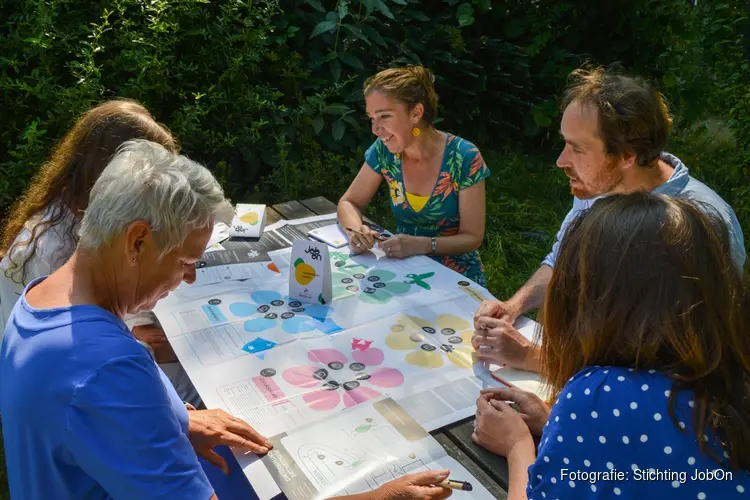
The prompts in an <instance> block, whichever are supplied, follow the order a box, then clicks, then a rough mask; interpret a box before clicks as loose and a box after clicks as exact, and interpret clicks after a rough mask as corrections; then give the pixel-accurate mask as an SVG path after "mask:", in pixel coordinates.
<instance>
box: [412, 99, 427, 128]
mask: <svg viewBox="0 0 750 500" xmlns="http://www.w3.org/2000/svg"><path fill="white" fill-rule="evenodd" d="M423 116H424V105H423V104H422V103H421V102H420V103H417V104H415V105H414V107H413V108H411V121H412V125H414V126H416V125H417V124H418V123H419V122H420V121H422V117H423Z"/></svg>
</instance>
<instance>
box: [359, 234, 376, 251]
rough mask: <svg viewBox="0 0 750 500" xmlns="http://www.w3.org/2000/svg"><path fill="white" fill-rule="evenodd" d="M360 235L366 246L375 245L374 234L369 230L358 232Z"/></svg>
mask: <svg viewBox="0 0 750 500" xmlns="http://www.w3.org/2000/svg"><path fill="white" fill-rule="evenodd" d="M360 237H361V238H362V240H363V243H364V244H365V245H367V248H372V247H374V246H375V236H373V234H372V232H371V231H367V232H366V233H360Z"/></svg>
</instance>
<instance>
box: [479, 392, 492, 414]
mask: <svg viewBox="0 0 750 500" xmlns="http://www.w3.org/2000/svg"><path fill="white" fill-rule="evenodd" d="M490 409H491V408H490V402H489V401H488V400H487V399H485V398H483V397H481V396H480V397H479V398H478V399H477V414H478V415H482V414H483V413H484V412H486V411H488V410H490Z"/></svg>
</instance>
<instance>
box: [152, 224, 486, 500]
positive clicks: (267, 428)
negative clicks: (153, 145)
mask: <svg viewBox="0 0 750 500" xmlns="http://www.w3.org/2000/svg"><path fill="white" fill-rule="evenodd" d="M269 228H270V226H269ZM280 253H282V254H283V252H280ZM272 254H273V252H272ZM274 261H276V262H278V261H277V260H276V258H274ZM331 264H332V266H331V267H332V274H333V282H334V299H333V301H332V303H331V304H330V305H327V306H320V305H314V306H313V305H308V304H298V303H292V302H293V301H290V300H289V299H288V297H287V296H286V295H287V291H288V282H287V276H288V274H285V273H284V271H283V270H282V272H281V275H280V279H277V280H275V281H274V280H271V281H267V282H266V281H260V280H249V281H246V282H232V283H222V284H217V285H211V286H204V287H186V288H180V289H178V290H176V291H175V292H173V294H171V295H170V296H169V297H167V298H166V299H164V300H162V301H160V302H159V304H158V306H157V308H156V310H155V312H156V314H157V316H158V317H159V320H160V322H161V324H162V327H163V328H164V330H165V332H167V336H168V337H169V340H170V343H171V344H172V346H173V348H174V350H175V353H176V354H177V356H178V358H179V359H180V361H181V363H182V364H183V366H184V368H185V370H186V371H187V373H188V375H189V376H190V378H191V380H192V381H193V383H194V385H195V387H196V389H197V390H198V392H199V393H200V394H201V397H202V398H203V401H204V403H205V404H206V406H207V407H209V408H223V409H224V410H226V411H228V412H229V413H231V414H233V415H235V416H238V417H240V418H243V419H244V420H246V421H247V422H248V423H250V424H251V425H253V426H254V427H255V428H256V429H257V430H258V431H259V432H261V433H262V434H264V435H267V436H268V435H274V434H278V433H283V432H291V431H293V430H294V429H295V428H296V427H298V426H299V425H300V424H302V423H310V422H315V421H318V420H321V419H330V418H332V416H333V415H335V414H337V413H338V412H339V411H340V410H341V409H343V408H347V407H353V406H356V405H358V404H362V403H367V402H368V401H371V400H373V399H375V398H377V397H381V396H383V395H387V396H389V397H392V398H394V399H395V400H396V401H397V402H398V403H399V404H400V405H402V406H403V408H404V409H405V410H406V411H407V413H408V414H409V415H411V416H412V418H414V420H416V421H417V422H418V423H419V424H420V425H421V426H423V427H424V428H425V429H427V430H434V429H437V428H440V427H443V426H445V425H448V424H450V423H453V422H456V421H457V420H460V419H462V418H466V417H469V416H471V415H473V414H474V412H475V410H476V405H475V402H476V398H477V397H478V395H479V391H480V390H481V388H482V387H483V384H482V382H481V381H480V380H479V379H477V378H476V377H475V376H474V372H473V370H472V368H473V360H472V355H471V354H472V348H471V344H470V340H471V335H472V334H473V314H474V311H475V310H476V308H477V307H478V305H479V302H480V301H481V300H485V299H489V298H492V296H491V295H490V294H489V292H488V291H487V290H486V289H484V288H482V287H480V286H478V285H476V284H473V283H471V282H470V281H468V280H466V278H464V277H463V276H461V275H459V274H457V273H455V272H453V271H451V270H449V269H447V268H445V267H444V266H442V265H440V264H438V263H437V262H435V261H433V260H432V259H430V258H427V257H412V258H409V259H405V260H394V259H388V258H386V257H385V256H384V254H383V252H381V251H379V250H378V249H374V250H373V251H372V252H368V253H366V254H364V255H359V256H352V255H350V254H349V252H347V251H344V252H341V251H331ZM248 344H251V347H250V348H251V349H255V348H256V347H257V346H271V347H270V348H268V349H266V350H261V351H253V353H250V352H248V351H247V350H246V349H245V348H246V347H247V345H248ZM271 344H273V345H271ZM494 385H500V384H499V383H497V384H494ZM238 458H240V457H238ZM241 458H242V460H241V464H242V465H243V466H245V468H244V470H245V473H246V475H247V476H248V478H249V479H250V481H251V483H252V484H253V486H254V488H255V489H256V492H257V493H258V494H259V495H260V497H261V498H262V499H265V498H272V497H273V496H274V495H276V494H278V493H279V490H278V486H277V485H276V484H275V482H274V481H273V480H272V479H271V477H270V475H269V472H268V470H267V468H266V467H265V465H263V464H262V463H261V462H259V461H257V460H254V459H253V457H241Z"/></svg>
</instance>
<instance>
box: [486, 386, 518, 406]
mask: <svg viewBox="0 0 750 500" xmlns="http://www.w3.org/2000/svg"><path fill="white" fill-rule="evenodd" d="M480 394H481V395H482V396H487V400H491V399H499V400H501V401H508V400H510V401H513V402H514V403H518V402H519V399H523V394H524V393H523V391H520V390H518V389H511V388H510V387H493V388H491V389H483V390H482V391H480Z"/></svg>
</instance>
